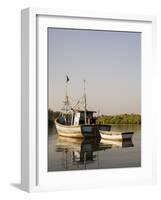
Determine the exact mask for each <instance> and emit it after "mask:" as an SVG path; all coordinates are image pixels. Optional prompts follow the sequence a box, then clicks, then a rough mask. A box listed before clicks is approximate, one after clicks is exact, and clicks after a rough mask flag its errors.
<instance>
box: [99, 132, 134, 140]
mask: <svg viewBox="0 0 161 200" xmlns="http://www.w3.org/2000/svg"><path fill="white" fill-rule="evenodd" d="M99 133H100V135H101V138H102V139H104V140H131V139H132V136H133V134H134V133H133V132H120V131H104V130H99Z"/></svg>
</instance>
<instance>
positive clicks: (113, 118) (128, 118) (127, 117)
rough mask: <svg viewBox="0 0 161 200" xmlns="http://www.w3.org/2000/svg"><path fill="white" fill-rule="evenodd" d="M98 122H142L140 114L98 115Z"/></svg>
mask: <svg viewBox="0 0 161 200" xmlns="http://www.w3.org/2000/svg"><path fill="white" fill-rule="evenodd" d="M97 123H98V124H141V115H139V114H133V113H132V114H126V113H125V114H120V115H101V116H99V117H97Z"/></svg>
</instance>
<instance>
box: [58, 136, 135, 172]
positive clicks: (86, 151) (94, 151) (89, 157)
mask: <svg viewBox="0 0 161 200" xmlns="http://www.w3.org/2000/svg"><path fill="white" fill-rule="evenodd" d="M133 146H134V145H133V143H132V140H126V141H109V140H102V139H97V138H89V139H85V138H84V139H76V138H68V137H62V136H59V137H58V139H57V143H56V152H62V153H63V155H64V161H65V162H64V167H65V169H68V167H69V163H71V162H72V164H73V165H77V166H78V168H79V166H80V165H81V166H82V167H83V166H84V167H83V168H85V169H86V166H87V165H88V164H90V163H93V162H96V161H97V162H98V165H99V151H105V150H110V149H115V148H125V147H133ZM69 158H70V161H69ZM82 167H81V168H82ZM98 168H99V166H98Z"/></svg>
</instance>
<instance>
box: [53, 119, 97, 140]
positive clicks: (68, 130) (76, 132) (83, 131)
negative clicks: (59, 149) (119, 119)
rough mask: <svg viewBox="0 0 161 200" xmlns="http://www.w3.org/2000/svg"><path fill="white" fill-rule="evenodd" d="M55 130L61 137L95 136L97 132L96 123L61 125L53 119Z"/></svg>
mask: <svg viewBox="0 0 161 200" xmlns="http://www.w3.org/2000/svg"><path fill="white" fill-rule="evenodd" d="M55 125H56V129H57V132H58V134H59V135H60V136H63V137H73V138H84V137H97V136H98V134H99V131H98V128H97V126H96V125H78V126H72V125H63V124H60V123H59V122H57V120H55Z"/></svg>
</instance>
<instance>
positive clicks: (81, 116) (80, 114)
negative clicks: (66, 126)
mask: <svg viewBox="0 0 161 200" xmlns="http://www.w3.org/2000/svg"><path fill="white" fill-rule="evenodd" d="M94 113H96V112H95V111H86V112H85V111H83V110H78V111H75V113H74V115H73V122H74V123H73V124H74V126H78V125H80V124H96V116H94Z"/></svg>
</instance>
